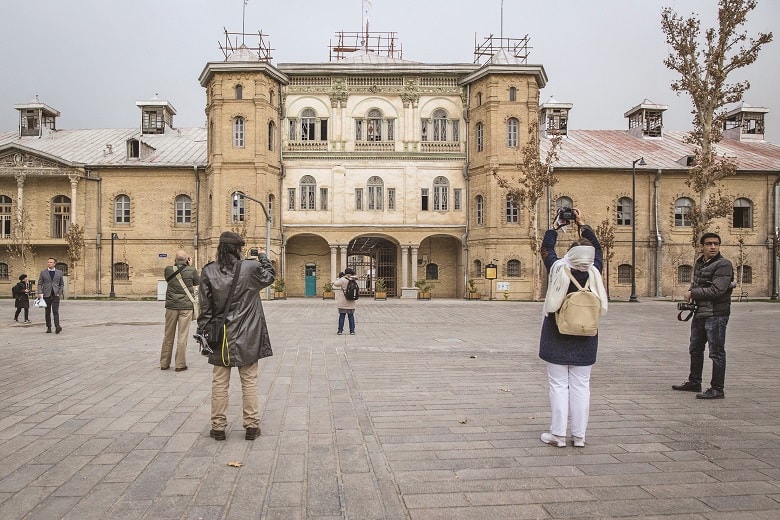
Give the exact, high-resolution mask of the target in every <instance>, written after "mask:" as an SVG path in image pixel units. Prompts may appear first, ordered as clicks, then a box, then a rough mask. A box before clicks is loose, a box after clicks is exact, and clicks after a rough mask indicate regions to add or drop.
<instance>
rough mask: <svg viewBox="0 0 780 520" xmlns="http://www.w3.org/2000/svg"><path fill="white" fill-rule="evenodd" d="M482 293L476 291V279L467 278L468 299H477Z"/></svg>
mask: <svg viewBox="0 0 780 520" xmlns="http://www.w3.org/2000/svg"><path fill="white" fill-rule="evenodd" d="M481 298H482V295H481V294H480V293H479V292H478V291H477V281H476V280H475V279H474V278H469V294H468V299H469V300H479V299H481Z"/></svg>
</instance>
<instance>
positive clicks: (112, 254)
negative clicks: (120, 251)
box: [108, 233, 119, 298]
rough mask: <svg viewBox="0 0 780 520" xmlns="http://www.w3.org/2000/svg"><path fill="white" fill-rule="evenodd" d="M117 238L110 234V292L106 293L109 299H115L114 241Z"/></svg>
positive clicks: (114, 234)
mask: <svg viewBox="0 0 780 520" xmlns="http://www.w3.org/2000/svg"><path fill="white" fill-rule="evenodd" d="M117 238H119V237H118V236H117V234H116V233H111V292H109V293H108V297H109V298H116V293H115V292H114V240H116V239H117Z"/></svg>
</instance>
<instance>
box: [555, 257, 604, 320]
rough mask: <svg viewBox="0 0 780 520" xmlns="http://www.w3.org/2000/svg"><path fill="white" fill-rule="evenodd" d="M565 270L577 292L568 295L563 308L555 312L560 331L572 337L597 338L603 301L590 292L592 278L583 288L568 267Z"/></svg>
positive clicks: (562, 305)
mask: <svg viewBox="0 0 780 520" xmlns="http://www.w3.org/2000/svg"><path fill="white" fill-rule="evenodd" d="M564 270H565V271H566V274H567V275H568V276H569V278H570V279H571V281H572V282H574V285H575V286H576V287H577V290H576V291H574V292H570V293H568V294H567V295H566V297H564V299H563V303H562V304H561V308H560V309H558V310H557V311H556V312H555V323H556V324H557V325H558V331H559V332H560V333H561V334H568V335H570V336H595V335H596V334H597V333H598V331H599V318H600V317H601V300H600V299H599V297H598V296H597V295H596V293H594V292H593V291H591V290H590V278H588V281H587V282H585V285H584V286H582V285H580V283H579V282H578V281H577V279H576V278H574V276H572V274H571V270H570V269H569V268H568V267H567V266H564Z"/></svg>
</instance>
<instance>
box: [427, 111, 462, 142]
mask: <svg viewBox="0 0 780 520" xmlns="http://www.w3.org/2000/svg"><path fill="white" fill-rule="evenodd" d="M420 139H421V140H422V141H441V142H450V143H453V142H457V141H459V140H460V120H458V119H450V118H449V116H448V114H447V111H446V110H444V109H443V108H437V109H436V110H434V111H433V114H431V118H430V119H423V120H422V128H421V134H420Z"/></svg>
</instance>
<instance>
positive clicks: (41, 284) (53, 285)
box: [38, 257, 65, 334]
mask: <svg viewBox="0 0 780 520" xmlns="http://www.w3.org/2000/svg"><path fill="white" fill-rule="evenodd" d="M56 265H57V259H56V258H54V257H49V260H48V261H47V262H46V269H44V270H43V271H41V274H40V275H38V294H39V295H40V296H41V298H43V300H44V301H45V302H46V332H51V317H52V314H53V315H54V330H55V332H56V333H57V334H59V333H60V332H62V327H60V299H61V298H62V295H63V294H64V293H65V279H64V278H63V274H62V271H60V270H59V269H57V268H56Z"/></svg>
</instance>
